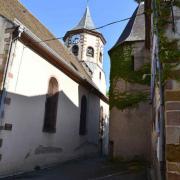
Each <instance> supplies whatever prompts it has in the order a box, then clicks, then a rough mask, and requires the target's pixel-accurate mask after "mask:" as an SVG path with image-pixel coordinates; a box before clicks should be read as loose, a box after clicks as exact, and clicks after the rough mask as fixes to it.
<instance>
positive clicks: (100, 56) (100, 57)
mask: <svg viewBox="0 0 180 180" xmlns="http://www.w3.org/2000/svg"><path fill="white" fill-rule="evenodd" d="M99 62H100V63H102V52H100V54H99Z"/></svg>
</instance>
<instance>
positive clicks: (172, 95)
mask: <svg viewBox="0 0 180 180" xmlns="http://www.w3.org/2000/svg"><path fill="white" fill-rule="evenodd" d="M165 101H166V102H167V101H180V90H176V91H173V90H167V91H165Z"/></svg>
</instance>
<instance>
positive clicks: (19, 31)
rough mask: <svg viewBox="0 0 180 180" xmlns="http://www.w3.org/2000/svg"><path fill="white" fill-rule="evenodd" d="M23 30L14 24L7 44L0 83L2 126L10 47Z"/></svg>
mask: <svg viewBox="0 0 180 180" xmlns="http://www.w3.org/2000/svg"><path fill="white" fill-rule="evenodd" d="M22 32H23V28H22V27H20V26H16V27H14V31H13V32H12V35H11V40H10V46H9V51H8V56H7V62H6V66H5V71H4V75H3V81H2V85H1V89H2V92H1V95H0V123H1V126H2V118H3V112H4V100H5V97H6V94H7V93H6V87H5V83H6V79H7V74H8V67H9V63H10V59H11V53H12V47H13V43H14V42H15V41H16V40H17V39H18V38H20V37H21V34H22Z"/></svg>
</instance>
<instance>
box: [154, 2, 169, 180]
mask: <svg viewBox="0 0 180 180" xmlns="http://www.w3.org/2000/svg"><path fill="white" fill-rule="evenodd" d="M153 3H154V16H155V21H156V22H155V23H156V24H157V22H158V21H157V19H158V12H157V0H154V2H153ZM155 31H156V34H157V51H156V58H157V63H158V64H157V65H158V77H159V93H160V139H161V159H160V173H161V180H165V179H166V163H165V161H166V159H165V118H164V85H163V84H162V72H163V65H162V63H161V62H160V59H159V45H160V41H159V33H158V27H157V26H156V29H155Z"/></svg>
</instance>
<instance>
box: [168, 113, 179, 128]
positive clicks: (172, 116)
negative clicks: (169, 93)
mask: <svg viewBox="0 0 180 180" xmlns="http://www.w3.org/2000/svg"><path fill="white" fill-rule="evenodd" d="M166 125H168V126H180V111H179V110H171V111H166Z"/></svg>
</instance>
